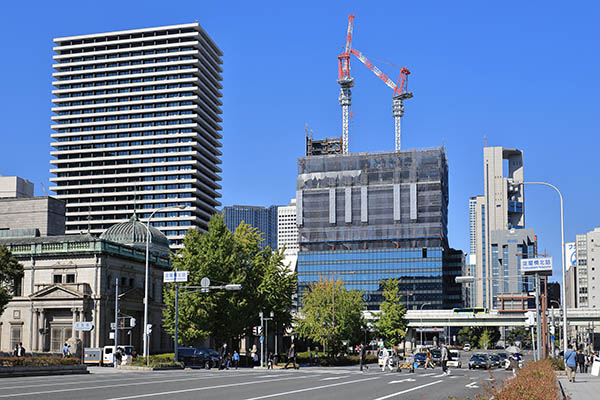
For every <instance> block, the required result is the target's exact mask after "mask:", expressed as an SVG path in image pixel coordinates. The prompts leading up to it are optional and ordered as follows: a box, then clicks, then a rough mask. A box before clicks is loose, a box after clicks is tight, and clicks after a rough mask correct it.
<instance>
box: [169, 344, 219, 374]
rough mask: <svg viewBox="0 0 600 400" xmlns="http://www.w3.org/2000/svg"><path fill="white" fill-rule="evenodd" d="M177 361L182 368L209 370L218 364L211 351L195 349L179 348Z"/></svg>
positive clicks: (216, 355) (215, 356)
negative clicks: (181, 364) (180, 363)
mask: <svg viewBox="0 0 600 400" xmlns="http://www.w3.org/2000/svg"><path fill="white" fill-rule="evenodd" d="M177 359H178V360H179V361H180V362H182V363H183V366H184V367H204V368H206V369H211V368H212V367H216V366H217V365H218V364H219V356H218V354H217V352H216V351H214V350H211V349H197V348H195V347H179V348H178V349H177Z"/></svg>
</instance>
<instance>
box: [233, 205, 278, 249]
mask: <svg viewBox="0 0 600 400" xmlns="http://www.w3.org/2000/svg"><path fill="white" fill-rule="evenodd" d="M277 208H278V206H270V207H259V206H226V207H223V216H224V218H225V225H227V228H229V230H230V231H231V232H235V230H236V229H237V227H238V226H239V225H240V223H242V222H244V223H246V224H248V225H250V226H252V227H253V228H256V229H258V231H259V232H260V233H262V237H263V241H262V243H261V246H262V247H263V248H264V247H266V246H269V247H270V248H271V249H273V250H275V249H277Z"/></svg>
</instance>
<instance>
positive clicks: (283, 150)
mask: <svg viewBox="0 0 600 400" xmlns="http://www.w3.org/2000/svg"><path fill="white" fill-rule="evenodd" d="M287 3H288V2H281V1H273V2H232V1H221V2H203V1H181V2H179V1H173V0H172V1H169V2H165V1H160V2H159V1H144V2H126V1H118V2H117V1H102V2H82V1H76V2H62V1H52V2H37V3H34V4H32V3H31V2H29V3H28V2H9V3H7V4H3V9H2V13H1V15H0V34H1V35H2V37H3V40H2V41H1V42H0V54H2V55H3V59H2V63H0V76H2V77H3V79H1V80H0V94H1V95H0V115H1V117H2V122H3V125H2V128H1V130H0V134H1V135H2V147H0V174H3V175H19V176H22V177H24V178H27V179H29V180H30V181H32V182H34V183H35V184H36V193H37V194H43V191H42V188H41V185H40V182H44V184H45V185H46V186H49V178H50V174H49V172H48V170H49V168H50V164H49V161H50V156H49V152H50V150H51V148H50V146H49V143H50V133H51V132H50V128H49V126H50V123H51V121H50V117H51V111H50V107H51V102H50V101H51V93H50V92H51V90H52V86H51V82H52V78H51V74H52V58H51V57H52V54H53V53H52V46H53V43H52V38H53V37H60V36H68V35H77V34H85V33H95V32H105V31H111V30H122V29H134V28H142V27H150V26H158V25H170V24H177V23H186V22H193V21H195V20H198V21H199V22H200V24H201V25H202V26H203V27H204V29H205V30H206V31H207V32H208V33H209V34H210V35H211V36H212V37H213V38H214V40H215V41H216V42H217V43H218V45H219V46H220V47H221V48H222V50H223V51H224V53H225V56H224V58H223V59H224V70H225V72H224V82H223V84H224V90H223V93H224V98H223V101H224V106H223V119H224V123H223V137H224V138H223V153H224V155H223V165H222V167H223V182H222V184H223V191H222V194H223V198H222V202H223V204H224V205H231V204H252V205H271V204H287V202H288V201H289V199H290V198H292V197H293V196H294V193H295V192H294V191H295V177H296V159H297V157H299V156H301V155H303V151H304V125H305V123H308V124H309V126H310V128H312V129H313V130H314V132H315V136H316V137H319V138H320V137H324V136H329V137H333V136H340V135H341V114H340V113H341V111H340V107H339V105H338V102H337V95H338V90H339V87H338V85H337V83H336V73H337V70H336V68H337V66H336V63H337V55H338V54H339V53H340V51H341V49H342V46H343V45H344V40H345V30H346V24H347V16H348V14H349V13H350V12H352V13H354V14H356V20H355V30H354V47H355V48H357V49H359V50H361V51H362V52H364V53H365V54H366V55H367V56H368V57H370V58H372V59H373V61H375V60H378V61H375V62H376V64H379V65H380V66H381V68H382V69H383V70H384V72H386V73H388V74H389V75H390V76H392V78H393V79H396V78H397V75H398V70H397V69H395V68H393V67H390V66H387V65H386V64H384V63H382V62H380V61H379V60H384V61H387V62H390V63H393V64H396V65H400V66H404V65H405V66H407V67H408V68H409V69H410V70H411V71H412V75H411V76H410V81H409V88H410V90H412V91H413V92H414V95H415V96H414V98H413V99H410V100H408V101H407V102H406V103H405V104H406V113H405V117H404V121H403V147H404V148H405V149H408V148H419V147H430V146H438V145H441V144H442V143H443V144H444V145H445V146H446V150H447V154H448V161H449V170H450V205H449V207H450V208H449V214H450V215H449V235H450V244H451V245H452V246H453V247H455V248H460V249H463V250H468V233H469V232H468V229H469V228H468V198H469V196H472V195H476V194H480V193H481V192H482V191H483V182H482V171H483V167H482V154H483V150H482V147H483V143H484V136H486V137H487V142H488V145H497V146H504V147H514V148H519V149H521V150H523V151H524V158H525V177H526V179H527V180H543V181H548V182H551V183H553V184H555V185H556V186H558V187H559V189H561V191H562V192H563V194H564V195H565V223H566V236H567V241H569V240H572V239H574V237H575V234H576V233H583V232H587V231H589V230H591V229H593V228H594V227H597V226H600V207H598V206H597V204H596V203H597V200H596V199H599V198H600V184H599V183H600V179H599V178H600V176H599V175H600V174H599V168H598V165H599V164H598V159H599V158H600V139H599V135H598V125H599V116H600V113H598V109H599V105H600V104H599V103H600V96H598V92H599V89H600V79H599V77H598V71H599V58H600V48H599V47H600V44H599V43H600V41H599V40H598V39H599V33H600V24H598V16H599V11H600V7H599V6H598V4H597V3H595V2H591V1H590V2H555V1H529V2H523V1H504V2H494V4H490V3H491V2H482V1H458V2H449V1H439V2H437V1H430V2H408V1H390V2H386V1H379V2H358V1H356V2H353V1H344V2H324V1H319V2H313V1H302V2H294V3H293V4H297V5H294V6H288V5H286V4H287ZM352 75H353V76H354V78H355V88H354V90H353V113H354V117H353V119H352V122H351V134H350V135H351V136H350V142H349V143H350V151H351V152H358V151H361V152H362V151H382V150H392V149H393V139H394V138H393V136H394V134H393V129H394V128H393V119H392V116H391V97H392V91H391V90H390V89H389V88H388V87H387V86H385V85H384V84H383V82H381V81H379V80H378V78H377V77H375V75H373V74H372V72H371V71H369V70H368V69H367V68H366V67H365V66H364V65H362V64H360V63H359V62H358V60H356V59H353V60H352ZM525 196H526V225H527V227H530V228H534V229H535V230H536V233H537V234H538V238H539V245H540V251H542V252H543V251H544V250H546V251H547V252H548V253H549V254H550V255H551V256H554V257H555V271H558V267H559V265H560V263H559V259H560V225H559V207H558V198H557V197H556V195H555V194H554V193H553V191H551V190H550V189H547V188H542V187H528V188H527V189H526V194H525ZM555 277H556V278H559V276H558V274H556V272H555Z"/></svg>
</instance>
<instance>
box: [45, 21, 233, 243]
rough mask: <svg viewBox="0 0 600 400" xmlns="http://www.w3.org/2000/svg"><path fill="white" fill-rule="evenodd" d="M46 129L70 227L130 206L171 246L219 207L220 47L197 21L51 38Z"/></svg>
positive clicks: (94, 229) (115, 217) (104, 221)
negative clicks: (50, 85) (49, 111)
mask: <svg viewBox="0 0 600 400" xmlns="http://www.w3.org/2000/svg"><path fill="white" fill-rule="evenodd" d="M54 42H55V44H56V46H55V47H54V51H55V53H56V54H55V55H54V57H53V58H54V60H55V64H54V65H53V68H54V70H55V72H54V73H53V74H52V75H53V77H54V79H55V81H54V82H53V85H54V86H55V88H56V89H55V90H53V92H52V94H53V95H54V96H55V97H54V98H53V100H52V102H53V103H54V107H53V108H52V111H53V112H54V113H55V115H54V116H53V117H52V120H53V122H54V124H53V125H52V129H53V130H54V133H53V134H52V135H51V136H52V138H53V139H54V141H53V142H52V147H54V149H55V150H54V151H52V152H51V155H52V156H53V157H55V159H53V160H52V161H51V163H52V164H53V165H54V168H53V169H52V170H51V172H52V173H53V174H54V175H55V177H53V178H52V179H51V181H52V182H53V183H54V185H55V186H53V187H52V190H54V191H55V192H56V194H57V197H58V198H59V199H61V200H64V201H65V202H66V216H67V222H66V225H67V226H66V233H67V234H72V233H79V232H82V231H88V227H90V228H91V229H90V232H91V233H93V234H99V233H101V232H103V231H104V230H105V229H107V228H108V227H110V226H112V225H114V224H115V223H117V222H123V221H127V220H128V219H129V218H130V217H131V215H132V213H133V212H134V210H135V211H137V214H138V216H139V217H141V218H142V219H144V218H148V217H149V216H150V214H151V213H152V212H153V211H157V210H159V209H161V208H163V207H175V206H185V209H183V210H181V209H173V208H171V209H165V210H164V211H160V212H157V213H156V214H155V215H154V217H153V219H152V225H153V226H155V227H156V228H158V229H159V230H160V231H161V232H163V233H164V234H165V235H166V236H167V237H168V239H169V241H170V243H171V246H172V247H180V246H181V243H182V240H183V237H184V235H185V233H186V231H187V230H188V229H191V228H198V229H200V230H205V229H206V228H207V226H208V220H209V219H210V217H211V216H212V215H213V214H214V213H215V212H216V207H218V206H220V203H219V200H218V199H219V198H220V197H221V195H220V193H219V190H220V189H221V186H220V185H219V181H220V180H221V177H220V175H219V174H220V172H221V169H220V168H219V164H221V159H220V156H221V151H220V148H221V142H220V140H221V134H220V133H219V132H220V131H221V117H220V115H221V104H222V103H221V97H222V94H221V89H222V85H221V81H222V68H221V64H222V60H221V57H222V55H223V53H222V52H221V50H220V49H219V47H218V46H217V45H216V44H215V42H214V41H213V40H212V39H211V38H210V36H208V34H207V33H206V32H205V31H204V29H202V27H201V26H200V25H199V24H198V23H191V24H182V25H172V26H162V27H155V28H145V29H134V30H126V31H118V32H107V33H96V34H88V35H78V36H69V37H60V38H56V39H54Z"/></svg>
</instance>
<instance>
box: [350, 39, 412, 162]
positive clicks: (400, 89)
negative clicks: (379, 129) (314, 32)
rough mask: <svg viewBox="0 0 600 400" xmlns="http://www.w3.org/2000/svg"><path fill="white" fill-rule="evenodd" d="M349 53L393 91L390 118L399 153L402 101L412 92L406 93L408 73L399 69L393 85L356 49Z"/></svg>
mask: <svg viewBox="0 0 600 400" xmlns="http://www.w3.org/2000/svg"><path fill="white" fill-rule="evenodd" d="M350 52H351V53H352V54H354V55H355V56H356V57H357V58H358V59H359V60H360V61H361V62H362V63H363V64H365V65H366V66H367V67H369V69H370V70H371V71H373V72H374V73H375V75H377V76H378V77H379V78H380V79H381V80H382V81H383V82H384V83H385V84H386V85H388V86H389V87H390V88H392V89H393V90H394V97H393V103H392V116H393V117H394V134H395V149H396V151H400V149H401V140H402V116H403V115H404V103H403V101H404V100H406V99H410V98H411V97H413V94H412V92H408V91H407V84H408V75H410V71H409V70H408V68H406V67H403V68H401V69H400V77H399V78H398V82H396V83H394V81H392V80H391V79H390V78H389V77H388V76H387V75H386V74H384V73H383V72H382V71H381V70H380V69H379V68H377V67H376V66H375V64H373V63H372V62H371V61H369V59H367V57H365V55H364V54H363V53H361V52H360V51H358V50H356V49H350ZM342 54H343V53H342ZM348 65H349V62H348ZM338 82H339V81H338Z"/></svg>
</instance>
